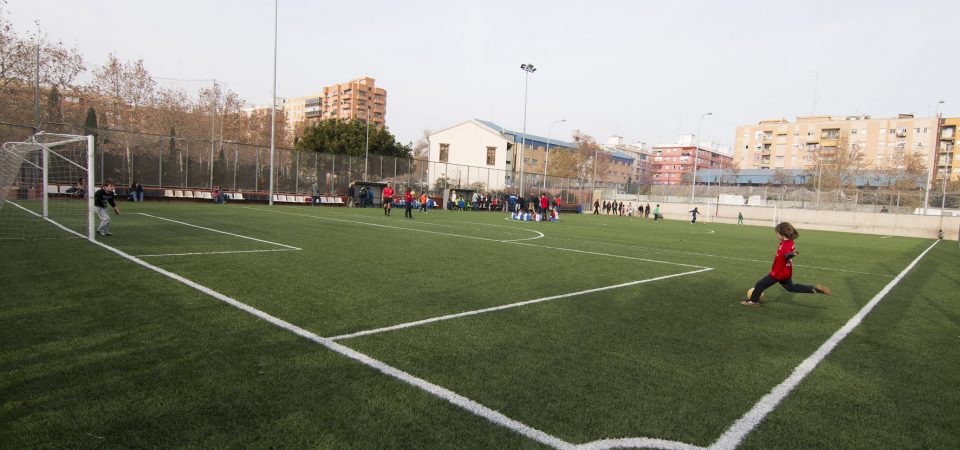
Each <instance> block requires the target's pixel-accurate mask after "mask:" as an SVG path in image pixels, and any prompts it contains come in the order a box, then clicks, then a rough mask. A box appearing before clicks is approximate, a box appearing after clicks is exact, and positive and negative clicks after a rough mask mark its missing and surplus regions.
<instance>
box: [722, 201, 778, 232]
mask: <svg viewBox="0 0 960 450" xmlns="http://www.w3.org/2000/svg"><path fill="white" fill-rule="evenodd" d="M740 214H743V223H744V224H745V225H769V226H771V227H773V226H776V225H777V223H779V222H780V208H779V207H778V206H777V205H776V204H771V205H728V204H723V203H718V202H716V201H712V202H710V203H709V204H708V205H707V217H709V220H710V221H711V222H721V223H737V221H738V218H739V215H740Z"/></svg>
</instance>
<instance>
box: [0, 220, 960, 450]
mask: <svg viewBox="0 0 960 450" xmlns="http://www.w3.org/2000/svg"><path fill="white" fill-rule="evenodd" d="M120 207H121V208H122V212H123V215H121V216H119V217H115V218H114V223H113V227H112V231H113V232H114V233H115V235H114V236H112V237H108V238H101V239H100V240H101V242H103V243H105V244H106V245H109V246H111V247H114V248H116V249H118V250H120V251H122V252H124V253H126V254H129V255H133V256H135V257H137V258H139V259H140V260H143V261H145V262H147V263H149V264H152V265H155V266H156V267H159V268H161V269H164V270H166V271H169V272H171V273H173V274H176V275H179V276H181V277H184V278H186V279H188V280H190V281H192V282H194V283H197V284H198V285H201V286H204V287H206V288H208V289H211V290H213V291H216V292H218V293H220V294H223V295H224V296H227V297H230V298H232V299H235V300H236V301H238V302H242V303H243V304H245V305H249V306H250V307H252V308H255V309H256V310H259V311H262V312H263V313H266V314H269V315H270V316H273V317H276V318H278V319H280V320H282V321H285V322H286V323H289V324H291V325H293V326H296V327H300V328H302V329H303V330H306V332H307V333H311V334H312V335H315V336H319V337H323V338H334V339H335V340H333V341H328V340H326V339H324V340H323V342H334V343H335V345H340V346H345V347H346V348H349V349H352V350H353V351H356V352H359V353H361V354H363V355H366V356H367V357H369V358H372V359H373V360H376V361H377V362H378V363H379V364H383V365H385V366H389V367H391V368H394V369H396V370H398V371H402V372H403V373H404V374H406V375H409V376H411V377H415V378H417V379H419V380H422V381H423V382H425V383H427V384H429V385H430V386H436V387H439V388H442V389H444V390H445V392H450V393H455V395H457V396H461V398H465V399H469V400H471V401H473V402H476V404H478V405H482V406H481V409H484V408H485V410H487V411H496V412H497V413H499V414H502V415H503V416H504V417H506V418H509V420H510V421H512V422H511V423H515V424H520V425H522V426H524V427H528V428H526V429H528V430H536V431H538V432H541V433H543V434H544V435H546V436H549V437H551V438H555V439H556V440H557V441H556V442H559V443H560V444H556V445H555V446H560V447H564V446H567V445H579V444H586V443H593V445H594V448H603V447H605V446H609V441H607V444H604V442H603V441H604V440H609V439H629V438H648V439H651V440H653V439H659V440H662V442H666V443H673V444H677V445H689V446H703V447H706V446H710V445H711V444H714V443H715V442H716V441H717V439H719V438H720V437H721V436H722V435H723V434H724V433H725V432H727V431H728V430H729V429H730V428H731V426H732V425H734V423H736V422H737V421H738V420H739V419H740V418H741V417H743V416H744V414H746V413H747V412H748V411H751V409H752V408H753V407H754V405H755V404H757V402H758V401H759V400H760V399H761V398H763V397H764V396H765V395H766V394H768V393H769V392H770V391H771V389H773V388H774V387H775V386H777V385H778V384H780V383H781V382H783V381H784V380H785V379H787V377H789V376H790V375H791V373H793V371H794V369H795V368H796V367H797V366H798V365H799V364H800V363H801V362H802V361H804V360H805V359H806V358H808V357H810V356H811V355H812V354H813V353H814V352H815V351H816V350H817V349H818V348H819V347H820V346H821V345H822V344H823V343H824V342H825V341H827V340H828V339H830V338H831V336H832V335H834V333H835V332H837V330H839V329H840V328H841V327H843V326H844V324H846V323H847V322H848V320H850V319H851V317H854V316H855V315H856V314H857V313H858V311H860V310H861V308H863V307H864V305H866V304H867V303H868V302H869V301H870V300H871V299H872V298H874V297H875V296H876V295H877V293H878V292H880V291H881V290H882V289H883V288H884V287H885V286H887V285H888V284H889V283H890V282H891V281H892V280H894V278H895V277H896V276H897V275H898V274H900V273H901V271H903V270H904V269H905V268H906V267H907V266H908V265H909V264H911V262H913V261H914V260H915V259H916V258H917V256H919V255H920V254H921V253H922V252H924V251H925V250H926V249H928V247H930V246H931V244H933V241H931V240H923V239H911V238H899V237H893V238H883V239H881V238H880V237H879V236H870V235H858V234H849V233H829V232H819V231H810V230H803V229H801V230H800V233H801V235H800V238H799V239H798V241H797V247H798V249H799V251H800V256H799V257H798V258H797V259H796V260H795V263H796V264H797V266H796V267H795V269H794V281H795V282H799V283H806V284H813V283H821V284H825V285H827V286H830V287H831V288H832V289H833V291H834V295H833V296H831V297H827V296H822V295H798V294H790V293H788V292H786V291H785V290H783V289H782V288H780V287H779V286H774V287H772V288H771V289H770V290H768V291H767V293H766V298H765V304H764V306H763V307H762V308H745V307H742V306H740V305H739V303H738V302H739V300H741V299H742V298H743V296H744V292H745V291H746V290H747V289H748V288H750V287H752V286H753V283H754V282H755V281H756V280H757V279H758V278H760V277H761V276H763V275H764V274H766V272H767V271H768V270H769V268H770V264H771V261H772V258H773V255H774V253H775V250H776V246H777V239H776V236H775V235H774V232H773V230H772V227H750V226H734V225H724V224H711V223H698V224H697V225H691V224H689V223H688V222H686V221H671V220H668V221H664V222H658V223H654V222H653V221H652V220H651V219H637V218H632V219H631V218H627V217H606V216H602V217H596V216H592V215H574V214H566V215H564V216H562V219H561V222H560V223H520V222H513V221H508V220H505V219H504V217H505V215H504V214H500V213H474V212H442V211H431V212H430V213H427V214H420V213H417V212H415V213H414V215H415V218H414V219H413V220H406V219H404V217H403V211H402V210H399V209H398V210H394V212H393V216H392V217H384V216H383V213H382V210H379V209H365V210H361V209H346V208H340V209H334V208H311V207H291V206H274V207H268V206H265V205H225V206H216V205H209V204H177V203H172V204H160V203H145V204H144V203H141V204H131V203H126V202H123V203H120ZM2 211H3V214H21V213H22V214H25V213H23V212H22V211H19V210H15V209H12V208H11V207H10V205H4V207H3V210H2ZM33 226H35V227H52V225H49V224H47V223H44V222H40V221H34V224H33ZM62 236H63V237H62V238H58V239H37V240H25V241H5V242H0V252H2V257H0V289H2V295H0V299H2V300H0V405H2V408H0V447H3V448H39V447H44V448H46V447H84V448H86V447H89V448H139V447H192V448H213V447H242V448H262V447H273V448H541V447H545V444H544V443H543V441H542V440H540V441H538V440H537V439H531V438H530V437H528V436H525V435H524V434H522V433H521V432H518V431H516V430H515V429H512V428H511V427H510V426H504V425H502V424H498V423H493V422H491V421H490V420H488V419H487V418H485V417H483V416H482V415H478V414H475V413H473V412H471V411H469V410H468V409H465V408H463V407H460V406H456V405H454V404H452V403H451V402H449V401H448V400H447V399H445V398H441V397H438V396H436V395H434V394H431V393H430V392H427V391H425V390H424V389H422V388H421V387H417V386H413V385H411V384H409V383H407V382H404V381H402V380H400V379H398V378H396V377H394V376H391V375H389V374H386V373H383V372H382V371H380V370H377V369H376V368H374V367H371V366H370V365H367V364H362V363H360V362H358V361H357V360H356V359H351V358H348V357H346V356H344V354H342V353H338V352H336V351H331V349H330V348H329V347H327V346H325V345H320V344H318V342H315V341H312V340H310V339H305V338H304V337H302V336H299V335H297V334H294V333H292V332H290V331H289V330H287V329H283V328H280V327H278V326H276V325H275V324H272V323H269V322H267V321H264V320H261V319H260V318H257V317H255V316H253V315H251V314H249V313H248V312H246V311H242V310H240V309H237V308H234V307H231V306H230V305H227V304H225V303H223V302H221V301H217V300H216V299H215V298H213V297H211V296H210V295H208V294H206V293H203V292H201V291H199V290H196V289H194V288H191V287H189V286H187V285H185V284H183V283H180V282H177V281H175V280H173V279H171V278H169V277H167V276H164V275H162V274H160V273H158V272H156V271H152V270H148V269H147V268H144V267H142V266H140V265H138V264H136V263H135V262H133V261H130V260H128V259H124V258H122V257H120V256H119V255H117V254H116V253H114V252H111V251H109V250H107V249H105V248H102V247H99V246H96V245H93V244H91V243H89V242H86V241H84V240H82V239H79V238H75V237H70V235H68V234H67V233H65V232H64V233H62ZM958 263H960V251H958V249H957V245H956V243H955V242H941V243H939V244H937V245H935V246H933V248H932V249H931V250H930V251H929V252H928V253H927V254H926V256H924V257H923V258H922V259H921V260H920V261H919V262H918V263H917V265H916V266H915V267H914V268H913V269H912V270H911V271H909V272H908V273H906V275H905V276H904V277H903V278H902V280H900V282H899V283H898V284H896V285H895V286H893V287H892V289H891V290H890V291H889V293H888V294H887V295H886V296H885V297H884V298H883V299H882V301H880V303H878V304H877V306H876V307H875V308H874V309H873V310H872V311H871V312H870V313H869V314H868V315H867V316H866V317H865V318H864V319H863V321H862V323H860V324H859V326H857V327H856V328H854V329H853V331H852V332H851V333H850V334H849V335H848V336H847V337H846V338H845V339H844V340H843V341H842V342H840V343H839V345H837V347H836V348H835V349H834V350H833V351H832V353H830V354H829V355H828V356H827V357H826V358H825V359H823V361H822V362H820V364H819V365H817V366H816V368H815V369H814V370H813V371H812V372H811V373H810V375H809V376H807V377H806V378H804V379H803V380H802V381H801V382H800V383H799V384H798V385H796V387H795V388H794V389H793V391H792V392H790V393H789V395H787V396H786V397H785V398H783V400H782V401H781V402H779V403H778V404H777V405H776V406H775V407H774V408H773V409H772V411H771V412H770V413H769V414H768V415H765V416H764V417H763V420H762V421H760V422H759V424H758V425H757V426H756V427H755V428H753V429H751V430H749V432H748V433H746V434H745V435H744V436H742V439H740V440H738V441H737V443H738V444H739V446H740V447H741V448H949V447H955V446H956V445H957V443H958V442H960V427H958V426H957V425H956V424H957V423H960V384H958V381H957V380H958V379H960V378H958V377H960V375H958V374H960V356H958V355H960V353H958V352H957V349H958V348H960V294H958V292H960V277H958V271H957V267H958ZM528 301H533V302H530V303H527V304H522V305H514V304H516V303H520V302H528ZM466 312H476V313H475V314H466V315H463V314H461V313H466ZM398 325H399V326H398ZM395 326H397V327H395ZM391 327H393V328H391ZM651 442H654V441H651ZM656 442H661V441H656ZM673 444H671V445H673Z"/></svg>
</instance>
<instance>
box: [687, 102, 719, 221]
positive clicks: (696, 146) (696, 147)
mask: <svg viewBox="0 0 960 450" xmlns="http://www.w3.org/2000/svg"><path fill="white" fill-rule="evenodd" d="M712 115H713V113H712V112H708V113H703V114H701V115H700V122H699V123H698V124H697V134H695V135H694V136H693V185H692V186H691V187H690V203H693V202H694V199H693V198H694V196H695V195H696V192H697V166H698V165H700V143H698V142H697V140H698V139H700V129H701V127H703V118H704V117H706V116H712Z"/></svg>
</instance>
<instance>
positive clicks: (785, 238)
mask: <svg viewBox="0 0 960 450" xmlns="http://www.w3.org/2000/svg"><path fill="white" fill-rule="evenodd" d="M776 231H777V237H778V238H780V246H779V247H777V256H776V257H774V259H773V268H772V269H771V270H770V273H769V274H767V276H765V277H763V278H761V279H760V281H757V284H756V285H755V286H754V287H753V294H752V295H751V296H750V298H749V299H747V300H743V301H741V302H740V304H741V305H744V306H760V294H763V291H764V290H766V289H767V288H768V287H770V286H773V285H774V284H777V283H780V285H781V286H783V287H784V289H786V290H788V291H790V292H796V293H803V294H826V295H831V294H832V293H833V292H831V291H830V288H828V287H826V286H824V285H822V284H817V285H814V286H809V285H803V284H793V262H792V260H793V258H795V257H796V256H797V255H798V254H799V253H798V252H797V250H796V248H795V247H794V244H793V241H794V240H795V239H797V237H798V236H800V233H799V232H797V229H796V228H793V225H790V223H788V222H781V223H779V224H777V228H776Z"/></svg>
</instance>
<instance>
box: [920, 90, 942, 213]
mask: <svg viewBox="0 0 960 450" xmlns="http://www.w3.org/2000/svg"><path fill="white" fill-rule="evenodd" d="M943 103H944V101H943V100H940V101H938V102H937V112H936V114H934V115H933V117H934V119H935V120H936V121H937V122H936V125H935V126H934V127H933V145H932V146H931V147H933V157H932V158H931V159H930V170H928V171H927V185H926V186H927V187H926V189H925V190H924V191H925V192H924V194H923V215H927V205H929V203H930V188H931V187H932V185H931V184H930V182H931V181H932V180H931V179H932V178H933V171H934V169H936V167H937V150H938V148H937V147H939V143H940V105H942V104H943ZM940 215H941V216H942V215H943V211H940Z"/></svg>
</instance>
